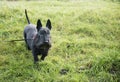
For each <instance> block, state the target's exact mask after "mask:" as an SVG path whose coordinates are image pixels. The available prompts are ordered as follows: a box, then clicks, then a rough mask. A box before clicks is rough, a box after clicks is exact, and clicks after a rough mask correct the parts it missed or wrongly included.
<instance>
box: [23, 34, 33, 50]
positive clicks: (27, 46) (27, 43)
mask: <svg viewBox="0 0 120 82" xmlns="http://www.w3.org/2000/svg"><path fill="white" fill-rule="evenodd" d="M24 39H25V43H26V47H27V49H28V50H31V49H30V47H29V45H28V43H27V39H26V33H25V32H24Z"/></svg>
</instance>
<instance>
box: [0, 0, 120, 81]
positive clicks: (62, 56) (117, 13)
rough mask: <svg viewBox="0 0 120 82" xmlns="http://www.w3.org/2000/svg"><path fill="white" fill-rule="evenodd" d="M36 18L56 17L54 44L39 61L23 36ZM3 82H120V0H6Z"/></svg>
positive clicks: (0, 53)
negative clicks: (27, 26)
mask: <svg viewBox="0 0 120 82" xmlns="http://www.w3.org/2000/svg"><path fill="white" fill-rule="evenodd" d="M25 9H27V10H28V16H29V19H30V21H31V23H33V24H36V22H37V19H38V18H40V19H41V21H42V24H43V25H44V26H45V24H46V21H47V19H48V18H49V19H50V20H51V22H52V30H51V36H52V48H51V49H50V51H49V54H48V56H47V57H46V59H45V61H41V62H39V63H38V64H37V65H34V64H33V57H32V53H31V51H28V50H27V49H26V47H25V42H6V41H9V40H14V39H22V38H23V30H24V27H25V25H27V21H26V18H25V13H24V10H25ZM0 42H1V43H0V82H119V81H120V70H119V69H120V2H119V0H104V1H102V0H96V1H94V0H91V1H90V0H77V1H72V0H70V1H69V0H58V1H47V0H46V1H39V2H37V1H34V2H33V1H28V2H26V1H12V2H8V1H0Z"/></svg>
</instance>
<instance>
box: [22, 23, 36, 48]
mask: <svg viewBox="0 0 120 82" xmlns="http://www.w3.org/2000/svg"><path fill="white" fill-rule="evenodd" d="M36 34H37V29H36V25H34V24H28V25H27V26H25V29H24V36H25V39H26V43H27V46H28V47H29V48H30V49H32V41H33V39H34V37H35V36H36Z"/></svg>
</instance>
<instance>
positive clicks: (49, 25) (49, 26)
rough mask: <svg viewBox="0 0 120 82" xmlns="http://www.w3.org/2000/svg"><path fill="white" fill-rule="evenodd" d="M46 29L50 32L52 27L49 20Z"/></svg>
mask: <svg viewBox="0 0 120 82" xmlns="http://www.w3.org/2000/svg"><path fill="white" fill-rule="evenodd" d="M46 27H47V28H49V29H50V30H51V28H52V26H51V21H50V19H48V20H47V23H46Z"/></svg>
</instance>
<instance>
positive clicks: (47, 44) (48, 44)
mask: <svg viewBox="0 0 120 82" xmlns="http://www.w3.org/2000/svg"><path fill="white" fill-rule="evenodd" d="M50 47H51V44H50V43H49V42H44V43H43V44H41V45H40V46H39V48H40V49H46V48H50Z"/></svg>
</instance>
